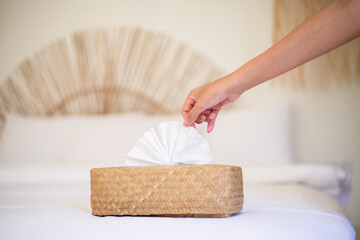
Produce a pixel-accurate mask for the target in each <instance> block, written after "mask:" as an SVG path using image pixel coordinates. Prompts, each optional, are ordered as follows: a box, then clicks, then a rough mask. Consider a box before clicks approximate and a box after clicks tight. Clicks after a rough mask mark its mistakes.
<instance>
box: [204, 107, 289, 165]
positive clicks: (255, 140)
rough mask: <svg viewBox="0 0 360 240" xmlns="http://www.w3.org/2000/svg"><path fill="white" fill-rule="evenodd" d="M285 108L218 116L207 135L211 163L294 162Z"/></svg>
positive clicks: (235, 112) (240, 111)
mask: <svg viewBox="0 0 360 240" xmlns="http://www.w3.org/2000/svg"><path fill="white" fill-rule="evenodd" d="M291 123H292V120H291V107H290V106H289V105H286V106H280V107H275V108H271V109H267V110H262V111H243V110H232V111H227V112H226V111H224V112H220V114H219V116H218V118H217V120H216V124H215V128H214V130H213V132H212V133H210V134H207V135H206V138H207V139H208V141H209V144H210V148H211V151H212V154H213V163H221V164H235V165H238V164H247V163H283V162H291V161H293V159H294V152H293V136H292V131H291V130H292V126H291Z"/></svg>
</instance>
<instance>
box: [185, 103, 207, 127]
mask: <svg viewBox="0 0 360 240" xmlns="http://www.w3.org/2000/svg"><path fill="white" fill-rule="evenodd" d="M204 110H206V109H205V108H204V107H202V106H201V105H200V104H199V103H197V102H196V103H195V105H194V106H193V107H192V109H191V110H190V111H189V112H188V114H187V115H186V117H185V121H184V125H186V126H191V125H192V124H194V122H195V121H196V119H197V118H198V117H199V115H200V113H202V112H203V111H204Z"/></svg>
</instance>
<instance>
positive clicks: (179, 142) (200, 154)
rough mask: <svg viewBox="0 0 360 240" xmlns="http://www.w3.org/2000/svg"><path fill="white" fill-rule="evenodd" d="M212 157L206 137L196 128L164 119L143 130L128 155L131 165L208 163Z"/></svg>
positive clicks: (128, 164) (127, 161)
mask: <svg viewBox="0 0 360 240" xmlns="http://www.w3.org/2000/svg"><path fill="white" fill-rule="evenodd" d="M211 160H212V156H211V151H210V147H209V144H208V142H207V141H206V139H205V138H204V137H203V136H201V135H200V134H199V133H198V132H197V130H196V129H195V128H193V127H184V126H183V125H182V124H181V123H180V122H177V121H172V122H163V123H159V124H158V125H157V126H156V127H153V128H151V129H150V130H148V131H146V132H145V133H143V137H142V138H140V139H139V141H138V142H137V143H136V145H135V146H134V147H133V148H132V149H131V150H130V152H129V153H128V154H127V157H126V165H127V166H152V165H181V164H207V163H209V162H210V161H211Z"/></svg>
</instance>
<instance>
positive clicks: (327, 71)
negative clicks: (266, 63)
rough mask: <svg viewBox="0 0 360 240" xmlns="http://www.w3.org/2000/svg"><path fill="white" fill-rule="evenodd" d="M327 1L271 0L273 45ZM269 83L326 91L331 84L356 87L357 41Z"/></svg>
mask: <svg viewBox="0 0 360 240" xmlns="http://www.w3.org/2000/svg"><path fill="white" fill-rule="evenodd" d="M331 2H332V0H316V1H314V0H301V1H292V0H275V1H274V26H273V37H274V43H276V42H278V41H279V40H281V39H282V38H283V37H285V36H286V35H287V34H288V33H290V32H291V31H292V30H294V29H295V28H296V27H297V26H299V25H300V24H301V23H302V22H304V21H305V20H306V19H307V18H308V17H310V16H311V15H313V14H314V13H316V12H317V11H319V10H320V9H322V8H323V7H325V6H326V5H328V4H329V3H331ZM271 84H273V85H278V84H280V85H281V86H285V87H290V88H294V89H304V88H313V89H326V88H329V86H331V85H332V84H335V85H336V86H352V85H357V86H360V38H359V37H358V38H356V39H354V40H353V41H351V42H349V43H347V44H345V45H343V46H341V47H339V48H337V49H335V50H333V51H331V52H329V53H327V54H325V55H324V56H321V57H319V58H316V59H314V60H312V61H310V62H308V63H306V64H304V65H302V66H300V67H298V68H295V69H293V70H291V71H290V72H288V73H285V74H283V75H282V76H280V77H279V78H278V79H277V80H276V81H271Z"/></svg>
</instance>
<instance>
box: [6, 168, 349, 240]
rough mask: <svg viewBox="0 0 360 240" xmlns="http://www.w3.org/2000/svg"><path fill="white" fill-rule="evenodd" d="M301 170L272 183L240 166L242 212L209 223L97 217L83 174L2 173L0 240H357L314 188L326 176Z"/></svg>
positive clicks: (334, 205) (11, 170)
mask: <svg viewBox="0 0 360 240" xmlns="http://www.w3.org/2000/svg"><path fill="white" fill-rule="evenodd" d="M289 167H290V168H292V167H293V166H289ZM280 168H281V167H280ZM310 168H311V167H309V169H310ZM299 169H300V170H299V171H303V174H298V175H297V177H296V178H294V175H292V177H291V178H288V180H287V181H285V177H284V178H281V177H280V176H279V175H281V174H282V172H284V174H283V175H286V174H288V172H289V171H290V170H289V168H288V167H286V166H285V167H283V169H282V170H277V171H278V172H277V178H276V179H277V180H276V181H275V177H274V178H273V180H274V181H269V179H267V177H266V176H265V175H266V174H264V173H263V174H260V175H261V176H262V177H260V175H257V174H258V173H261V169H259V168H258V167H254V166H252V167H250V166H249V167H246V166H245V167H244V168H243V173H244V182H245V183H244V194H245V203H244V210H243V211H242V212H241V213H239V214H237V215H234V216H232V217H230V218H221V219H218V218H214V219H212V218H164V217H95V216H92V215H91V209H90V203H89V199H90V176H89V171H88V169H87V168H69V167H56V168H55V167H36V166H32V167H23V168H19V167H16V168H15V167H9V166H6V167H4V166H0V239H29V238H30V239H280V240H281V239H344V240H346V239H355V232H354V229H353V227H352V225H351V223H350V222H349V221H348V220H347V218H346V216H345V213H344V210H343V208H342V207H341V205H340V204H339V203H338V202H337V201H336V200H334V199H332V198H331V197H329V196H327V195H325V194H323V192H322V191H321V189H322V188H324V187H325V185H326V184H322V185H321V187H319V188H317V187H316V184H314V183H315V182H314V181H311V176H312V175H314V176H316V177H317V178H319V174H320V172H323V173H324V172H326V171H327V170H324V169H322V170H320V169H317V170H316V169H315V170H314V169H310V170H311V171H312V174H311V175H310V176H306V175H307V174H306V172H308V171H309V169H308V170H301V168H299ZM254 171H255V172H254ZM330 172H331V171H330ZM325 175H327V174H325ZM330 175H331V174H330ZM340 175H341V174H340ZM324 177H325V176H324ZM327 177H329V175H327ZM301 178H305V179H307V181H308V182H309V183H308V184H307V183H306V181H301ZM280 179H282V180H281V181H280ZM337 179H338V180H336V179H335V180H334V181H333V183H335V185H336V184H339V181H340V180H341V179H343V178H340V177H339V175H338V178H337ZM310 182H311V183H313V186H311V184H310ZM324 183H326V181H324ZM330 185H334V184H330ZM329 187H330V186H329Z"/></svg>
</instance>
